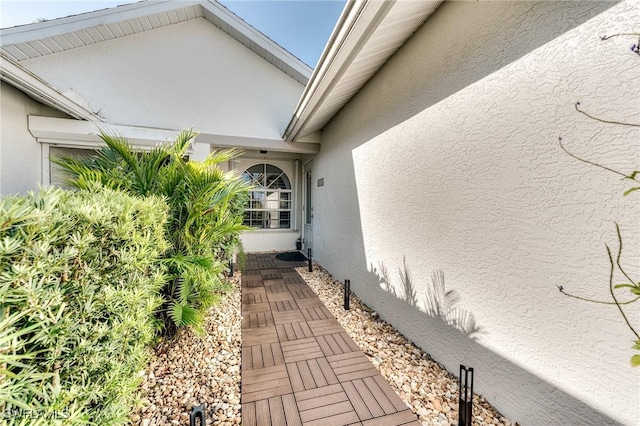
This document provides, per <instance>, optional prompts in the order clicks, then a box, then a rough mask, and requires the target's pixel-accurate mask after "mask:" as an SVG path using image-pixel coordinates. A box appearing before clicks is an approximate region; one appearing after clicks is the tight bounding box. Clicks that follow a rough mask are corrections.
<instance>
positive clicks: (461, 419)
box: [458, 364, 473, 426]
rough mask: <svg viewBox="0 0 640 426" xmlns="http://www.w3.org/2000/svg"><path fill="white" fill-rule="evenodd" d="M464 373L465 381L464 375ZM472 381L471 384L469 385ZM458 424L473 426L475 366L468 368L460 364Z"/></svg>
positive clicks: (460, 425) (459, 425)
mask: <svg viewBox="0 0 640 426" xmlns="http://www.w3.org/2000/svg"><path fill="white" fill-rule="evenodd" d="M463 375H464V383H463V380H462V376H463ZM469 381H471V385H469ZM458 391H459V395H460V396H459V398H458V426H471V425H472V424H473V416H472V414H471V411H472V410H471V408H472V405H473V368H467V367H465V366H464V365H462V364H460V378H459V379H458Z"/></svg>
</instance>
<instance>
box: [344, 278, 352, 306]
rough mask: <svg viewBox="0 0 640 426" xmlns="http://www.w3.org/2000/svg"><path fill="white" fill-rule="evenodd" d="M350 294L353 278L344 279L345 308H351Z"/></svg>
mask: <svg viewBox="0 0 640 426" xmlns="http://www.w3.org/2000/svg"><path fill="white" fill-rule="evenodd" d="M349 296H351V280H344V310H345V311H348V310H349Z"/></svg>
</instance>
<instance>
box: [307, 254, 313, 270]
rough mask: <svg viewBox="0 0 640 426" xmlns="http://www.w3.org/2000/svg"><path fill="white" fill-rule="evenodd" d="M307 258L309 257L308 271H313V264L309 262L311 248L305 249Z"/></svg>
mask: <svg viewBox="0 0 640 426" xmlns="http://www.w3.org/2000/svg"><path fill="white" fill-rule="evenodd" d="M307 259H309V272H313V265H312V264H311V249H310V248H309V249H307Z"/></svg>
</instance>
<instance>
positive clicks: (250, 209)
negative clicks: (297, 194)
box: [242, 160, 295, 231]
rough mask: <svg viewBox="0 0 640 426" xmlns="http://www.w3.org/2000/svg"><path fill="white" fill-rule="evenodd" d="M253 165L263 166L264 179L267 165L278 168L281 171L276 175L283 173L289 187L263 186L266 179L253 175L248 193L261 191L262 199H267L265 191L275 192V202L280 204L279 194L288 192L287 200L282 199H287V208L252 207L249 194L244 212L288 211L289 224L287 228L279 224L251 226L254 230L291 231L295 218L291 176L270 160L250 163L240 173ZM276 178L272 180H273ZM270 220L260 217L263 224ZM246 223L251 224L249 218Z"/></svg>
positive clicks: (243, 173)
mask: <svg viewBox="0 0 640 426" xmlns="http://www.w3.org/2000/svg"><path fill="white" fill-rule="evenodd" d="M255 166H262V167H263V173H262V179H266V177H267V173H266V169H267V166H272V167H275V168H277V169H278V170H280V172H281V173H280V175H279V176H278V177H280V176H282V175H284V177H285V178H286V179H287V181H288V182H289V189H280V188H269V187H268V186H265V185H266V183H267V182H266V180H265V181H264V182H258V181H256V180H255V179H254V178H253V177H251V183H252V184H253V185H254V188H253V189H252V190H251V191H250V194H251V193H252V192H259V193H263V194H264V196H263V199H264V200H266V199H267V193H277V194H278V200H277V203H278V204H279V205H280V203H282V201H283V200H281V199H280V194H282V193H288V194H289V197H288V200H284V201H287V202H288V203H289V208H288V209H283V208H279V207H278V208H254V207H252V206H251V202H252V201H253V200H254V199H253V198H251V195H250V198H249V201H248V203H249V204H248V206H247V208H246V209H245V212H249V214H250V212H265V213H268V212H288V213H289V226H288V227H287V228H281V227H279V226H278V227H277V228H268V227H252V228H253V229H256V230H260V231H278V230H280V231H291V230H293V229H294V225H295V224H294V219H295V218H294V215H295V209H294V202H295V201H294V182H293V181H292V180H291V178H290V177H289V175H288V174H287V172H286V171H285V170H283V169H282V167H280V166H277V165H276V164H273V162H270V161H268V160H265V161H261V162H257V163H253V164H251V165H250V166H248V167H247V168H246V169H244V171H243V172H242V175H243V176H244V175H245V173H246V172H247V171H248V170H249V169H251V168H253V167H255ZM276 180H277V179H276ZM276 180H274V182H275V181H276ZM270 220H272V219H268V218H267V219H264V218H263V219H261V221H262V223H263V224H264V223H266V224H267V225H268V224H269V221H270ZM274 220H278V221H280V220H282V219H280V218H278V219H274ZM243 223H245V224H247V223H246V222H245V221H243ZM248 225H249V226H251V220H249V224H248Z"/></svg>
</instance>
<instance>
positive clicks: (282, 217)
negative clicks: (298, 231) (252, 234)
mask: <svg viewBox="0 0 640 426" xmlns="http://www.w3.org/2000/svg"><path fill="white" fill-rule="evenodd" d="M242 175H243V177H244V178H245V179H246V180H248V181H249V182H251V184H253V186H254V189H253V190H252V191H251V192H250V197H249V201H248V204H247V209H246V212H245V214H244V224H245V225H247V226H250V227H252V228H259V229H289V228H291V211H292V202H291V200H292V196H291V181H290V180H289V177H288V176H287V175H286V173H285V172H284V171H283V170H282V169H280V168H279V167H277V166H274V165H273V164H268V163H262V164H256V165H255V166H251V167H249V168H248V169H247V170H245V172H244V173H243V174H242Z"/></svg>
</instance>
